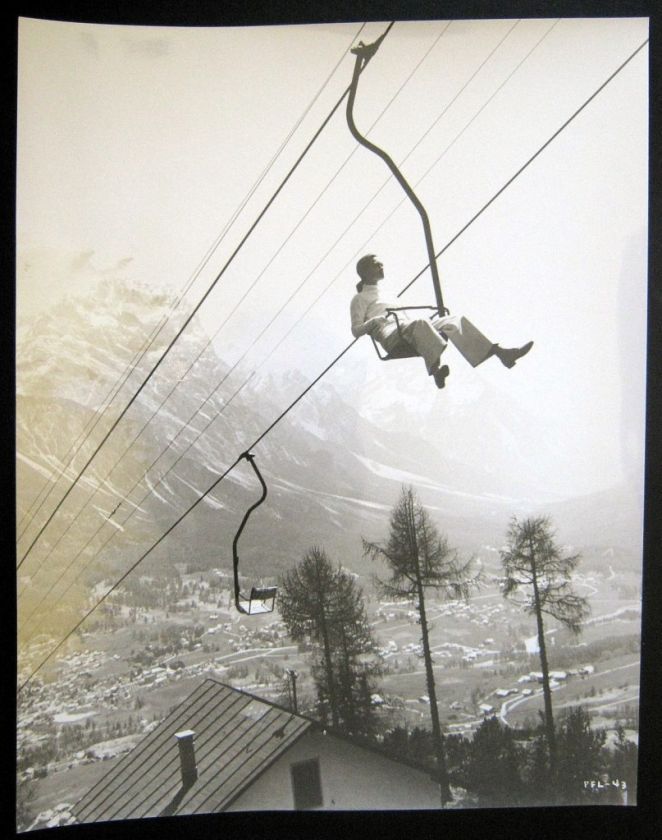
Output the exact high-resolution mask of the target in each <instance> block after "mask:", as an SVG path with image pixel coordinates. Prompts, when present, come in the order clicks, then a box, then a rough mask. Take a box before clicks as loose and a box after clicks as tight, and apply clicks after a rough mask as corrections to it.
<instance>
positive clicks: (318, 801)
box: [290, 758, 324, 811]
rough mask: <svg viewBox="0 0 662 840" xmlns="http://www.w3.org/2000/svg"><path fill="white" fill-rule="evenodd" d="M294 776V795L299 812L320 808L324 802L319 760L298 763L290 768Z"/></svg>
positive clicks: (313, 759)
mask: <svg viewBox="0 0 662 840" xmlns="http://www.w3.org/2000/svg"><path fill="white" fill-rule="evenodd" d="M290 772H291V774H292V793H293V794H294V807H295V808H296V810H297V811H305V810H307V809H309V808H319V807H321V806H322V805H323V804H324V803H323V800H322V777H321V775H320V762H319V758H312V759H309V760H308V761H298V762H297V763H296V764H293V765H292V766H291V767H290Z"/></svg>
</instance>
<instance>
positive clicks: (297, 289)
mask: <svg viewBox="0 0 662 840" xmlns="http://www.w3.org/2000/svg"><path fill="white" fill-rule="evenodd" d="M450 25H451V22H449V23H447V24H446V25H445V27H444V28H443V30H442V31H441V32H440V34H439V35H438V36H437V38H436V39H435V40H434V42H433V43H432V45H431V46H430V47H429V48H428V50H427V51H426V52H425V53H424V55H423V57H422V58H421V59H420V60H419V61H418V63H417V64H416V66H415V67H414V69H413V70H412V71H411V72H410V73H409V75H408V76H407V78H406V79H405V80H404V82H403V83H402V84H401V85H400V86H399V88H398V89H397V90H396V92H395V93H394V94H393V95H392V96H391V98H390V100H389V101H388V102H387V103H386V105H385V106H384V108H383V109H382V110H381V112H380V114H379V116H378V117H377V118H376V119H375V120H374V122H373V123H372V125H371V126H370V129H369V130H370V131H372V130H373V129H374V127H375V126H376V125H377V124H378V123H379V121H380V120H381V119H382V117H383V116H384V114H385V113H386V112H387V111H388V109H389V108H390V106H391V105H392V103H393V102H394V101H395V99H396V97H397V96H399V94H400V93H401V92H402V90H403V89H404V88H405V86H406V85H407V84H408V83H409V82H410V81H411V79H412V78H413V76H414V75H415V73H416V72H417V71H418V69H419V68H420V66H421V65H422V64H423V62H424V61H425V59H426V58H427V57H428V55H429V54H430V52H431V51H432V50H433V49H434V47H435V46H436V45H437V43H438V42H439V40H440V39H441V38H442V37H443V35H444V34H445V32H446V30H447V29H448V28H449V26H450ZM515 25H516V24H515ZM513 28H514V27H513ZM510 31H512V30H510ZM506 37H507V36H506ZM438 119H439V118H438ZM418 142H419V143H420V140H419V141H418ZM416 145H418V143H417V144H416ZM414 148H416V146H414ZM356 151H357V149H356V148H354V149H353V150H352V152H351V153H350V154H349V155H348V156H347V157H346V158H345V160H344V161H343V163H342V164H341V165H340V167H338V169H336V171H335V172H334V174H333V175H332V177H331V178H330V180H329V181H328V182H327V184H326V186H325V187H324V189H323V190H322V191H321V192H320V193H319V194H318V196H317V198H316V199H315V200H314V201H313V203H312V204H311V205H310V206H309V207H308V209H307V210H306V212H305V213H304V215H303V216H302V217H301V219H299V221H298V222H297V224H296V225H295V226H294V228H293V229H292V230H291V231H290V233H289V234H288V236H287V237H286V238H285V239H284V240H283V242H282V243H281V244H280V246H279V247H278V248H277V250H276V252H275V253H274V254H273V255H272V256H271V258H270V259H269V261H268V262H267V263H266V265H265V266H264V267H263V268H262V269H261V270H260V273H259V274H258V275H257V277H256V278H255V279H254V280H253V281H252V282H251V284H250V286H249V287H248V288H247V289H246V291H245V292H244V293H243V294H242V296H241V298H240V300H239V301H238V302H237V303H236V304H235V306H234V307H233V309H232V310H231V311H230V313H229V314H228V315H227V316H226V317H225V318H224V320H223V321H222V323H221V324H220V325H219V327H218V328H217V329H216V331H215V333H214V334H213V335H212V336H211V337H210V338H209V339H208V340H207V342H206V344H205V345H204V347H203V348H202V350H201V351H200V352H199V353H198V355H197V356H196V357H195V359H194V360H193V361H192V362H191V364H190V365H189V366H188V368H187V370H186V371H185V372H184V373H183V374H182V376H181V377H180V378H179V380H178V381H176V382H175V384H174V385H173V386H172V388H171V389H170V391H168V393H167V394H166V395H165V396H164V397H163V398H162V400H161V402H160V403H159V405H158V406H157V407H156V408H155V409H154V411H153V412H152V414H151V415H150V417H149V418H148V419H147V420H146V421H145V422H144V423H143V425H142V426H141V428H140V429H139V430H138V432H137V433H136V434H135V435H134V436H133V439H132V440H131V442H130V443H129V445H128V446H127V447H126V448H125V449H124V451H123V452H122V453H121V455H120V456H119V457H118V459H117V460H116V461H115V463H114V464H113V466H112V467H111V468H110V469H109V471H108V472H107V473H106V476H105V478H103V479H102V480H101V483H100V484H98V485H97V487H96V488H94V489H93V492H92V496H91V497H90V498H89V499H88V500H87V501H85V502H83V505H82V507H81V508H80V509H79V510H78V512H77V513H76V515H75V516H74V517H73V519H72V520H71V521H70V522H69V523H68V524H67V526H66V528H65V530H64V531H63V532H62V533H61V534H60V535H59V537H58V538H57V540H56V542H55V543H54V544H53V545H52V546H51V548H50V551H49V552H48V554H47V555H46V557H44V558H43V560H42V562H41V564H40V565H39V567H38V568H37V569H36V570H35V571H34V572H33V574H32V577H34V575H36V574H38V573H39V571H40V570H41V569H42V568H43V566H44V565H45V563H46V562H47V561H48V559H49V558H50V557H51V555H52V554H53V552H54V551H55V549H56V548H57V546H58V545H59V544H60V542H61V541H62V539H63V538H64V537H65V536H66V534H67V533H69V531H70V529H71V528H72V527H73V525H74V524H75V523H76V521H77V520H78V517H79V516H80V515H81V514H82V513H83V511H84V510H85V509H86V507H87V505H88V504H90V503H91V502H92V501H93V499H94V497H95V496H96V494H97V493H98V492H100V491H102V490H103V489H104V487H105V486H106V482H107V481H108V480H109V478H110V477H111V475H112V474H113V472H114V471H115V469H116V468H117V467H118V466H119V464H120V463H121V461H122V459H123V458H124V457H125V456H126V455H127V453H128V452H129V451H130V450H131V448H132V447H133V445H134V444H135V443H136V442H137V440H138V438H139V437H140V436H141V435H142V433H143V432H144V431H145V429H146V428H147V426H148V425H149V424H150V423H151V421H152V420H153V419H154V418H155V417H156V416H157V414H158V413H159V412H160V410H161V409H162V408H163V406H164V405H165V403H166V402H167V401H168V399H169V398H170V397H171V396H172V394H173V393H174V392H175V391H176V390H177V388H178V387H179V385H180V384H181V382H182V381H184V380H185V378H186V377H187V376H188V374H189V373H190V371H191V370H192V369H193V367H194V366H195V365H196V364H197V362H198V361H199V360H200V358H201V357H202V355H203V353H204V352H205V351H206V350H207V348H208V347H209V346H210V345H212V344H213V342H214V340H215V339H216V338H217V336H218V335H219V333H220V332H221V330H222V329H223V327H224V326H225V325H226V324H227V323H228V321H229V320H230V318H231V317H232V316H233V315H234V314H235V312H236V311H237V310H238V308H239V307H240V305H241V304H242V303H243V301H244V300H245V299H246V297H247V295H248V294H249V293H250V292H251V291H252V289H253V288H255V286H256V284H257V283H258V281H259V280H260V278H261V277H262V276H263V275H264V273H265V271H266V270H267V269H268V268H269V266H270V265H271V264H272V263H273V261H274V260H275V259H276V257H277V256H278V254H279V253H280V252H281V251H282V249H283V248H284V247H285V245H286V244H287V242H289V241H290V239H291V238H292V236H293V235H294V233H295V232H296V231H297V230H298V229H299V228H300V226H301V225H302V224H303V222H304V221H305V220H306V219H307V218H308V216H309V214H310V213H311V211H312V210H313V208H314V207H315V206H316V205H317V203H318V202H319V201H320V200H321V198H322V196H323V195H324V194H325V193H326V191H327V190H328V189H329V187H330V186H331V184H332V183H333V182H334V180H335V179H336V178H337V176H338V175H339V173H340V172H341V171H342V170H343V169H344V167H345V166H346V164H347V163H348V161H349V160H350V159H351V157H352V156H353V155H354V154H355V153H356ZM412 151H413V149H412ZM410 154H411V152H410ZM374 198H375V196H373V198H372V199H370V201H369V202H368V204H366V205H365V206H364V208H363V210H365V209H366V207H367V206H368V205H369V204H370V203H371V201H372V200H374ZM363 210H362V211H361V212H363ZM359 215H360V213H359ZM356 218H358V216H357V217H355V219H354V221H355V220H356ZM353 223H354V222H353V221H352V222H350V224H349V225H348V226H347V227H346V228H345V229H344V231H343V233H342V234H341V236H340V237H339V238H338V239H336V241H335V242H334V244H333V245H332V246H331V248H330V249H329V250H328V251H327V252H326V254H325V255H324V257H322V259H321V260H320V261H319V262H318V263H317V264H316V266H315V268H317V267H318V266H319V265H320V264H321V262H322V261H323V260H324V259H325V258H326V256H328V254H329V253H330V252H331V250H333V248H334V247H335V246H336V244H337V243H338V241H339V240H340V239H341V238H342V236H344V234H345V233H346V232H347V231H348V230H349V229H350V228H351V226H352V225H353ZM315 268H313V270H312V271H311V272H309V273H308V275H307V276H306V277H305V278H304V280H303V282H302V283H300V284H299V286H298V287H297V288H296V289H295V291H294V293H293V294H291V295H290V296H289V297H288V298H287V300H286V302H285V304H284V305H282V306H281V307H280V308H279V309H278V311H277V312H276V314H275V316H274V317H272V318H271V319H270V321H269V322H268V324H267V325H266V327H265V328H263V329H262V331H261V332H260V333H259V334H258V335H257V336H256V337H255V338H254V340H253V341H252V342H251V344H250V345H249V347H248V348H247V350H246V351H245V352H244V353H243V354H242V356H241V357H240V359H239V360H238V361H237V362H235V363H234V364H233V366H232V368H231V369H230V371H229V372H228V374H226V375H225V377H224V378H223V380H222V381H221V383H219V385H217V386H216V388H215V389H214V392H215V391H216V390H217V389H218V388H219V387H220V386H221V385H222V384H223V382H224V381H225V379H226V378H227V376H229V375H230V373H232V371H233V370H234V369H235V367H236V366H237V365H238V364H239V363H240V362H241V361H243V359H244V358H245V357H246V355H247V354H248V352H249V351H250V350H251V349H252V348H253V347H254V346H255V344H256V343H257V341H258V340H259V338H261V337H262V336H263V335H264V333H265V332H266V330H267V329H268V328H269V327H270V326H271V325H272V324H273V323H274V321H275V320H276V318H277V317H278V315H280V314H281V313H282V312H283V310H284V309H285V307H286V305H287V304H289V302H290V301H291V300H292V298H293V297H294V295H295V294H296V293H297V292H298V291H300V289H301V288H302V287H303V285H304V284H305V282H307V280H308V279H309V278H310V277H311V275H312V274H313V272H314V270H315ZM210 396H211V395H210ZM208 399H209V397H208V398H207V399H206V400H205V401H204V403H203V405H202V408H204V405H206V403H207V400H208ZM197 413H198V411H197V410H196V412H194V414H193V415H191V416H190V417H189V418H188V419H187V420H186V421H185V422H184V424H183V427H182V428H181V429H180V430H179V431H178V432H177V433H176V434H175V438H176V437H177V436H178V435H179V434H180V432H181V431H183V429H184V428H186V427H187V426H188V425H189V424H190V423H191V422H192V420H193V419H194V418H195V416H196V414H197ZM173 439H174V438H173ZM173 439H171V440H170V442H169V443H168V444H167V446H166V448H165V449H164V450H163V452H162V453H161V454H164V452H165V451H167V449H168V448H169V446H170V445H171V443H172V440H173ZM159 457H160V456H159ZM157 460H158V459H157ZM153 463H154V462H153ZM148 469H151V467H150V468H148ZM146 474H147V473H146V472H145V473H143V478H144V477H145V476H146ZM140 480H142V479H140ZM134 487H135V485H134ZM109 492H111V493H112V490H109Z"/></svg>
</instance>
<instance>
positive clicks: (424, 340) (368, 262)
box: [350, 254, 533, 388]
mask: <svg viewBox="0 0 662 840" xmlns="http://www.w3.org/2000/svg"><path fill="white" fill-rule="evenodd" d="M356 271H357V273H358V275H359V277H360V278H361V279H360V281H359V282H358V283H357V284H356V290H357V294H355V295H354V297H353V298H352V302H351V304H350V314H351V318H352V335H353V336H354V337H355V338H359V336H362V335H370V336H371V337H372V338H373V339H374V340H375V341H378V342H379V343H380V344H381V346H382V347H383V348H384V350H386V352H387V353H388V354H389V355H390V356H392V357H397V356H398V352H397V349H396V348H397V347H398V345H400V349H402V347H401V345H402V343H403V342H406V343H407V344H408V345H409V346H410V348H411V349H412V351H413V353H412V355H418V356H421V357H422V358H423V360H424V361H425V367H426V369H427V372H428V374H429V375H430V376H432V377H433V378H434V381H435V384H436V386H437V388H443V387H444V385H445V380H446V377H447V376H448V373H449V370H448V365H441V364H440V360H441V354H442V353H443V352H444V350H445V349H446V344H447V343H448V341H452V342H453V344H454V345H455V346H456V347H457V349H458V350H459V351H460V353H461V354H462V355H463V356H464V358H465V359H466V360H467V361H468V362H469V364H470V365H471V366H472V367H476V366H477V365H480V364H482V362H484V361H485V360H486V359H489V358H490V356H496V357H497V359H499V361H500V362H501V363H502V364H503V365H504V366H505V367H507V368H512V367H514V365H515V362H516V361H517V360H518V359H520V358H521V357H522V356H524V355H526V354H527V353H528V352H529V350H530V349H531V347H532V346H533V342H532V341H529V342H527V343H526V344H524V345H523V346H522V347H517V348H506V347H499V345H498V344H493V343H492V342H491V341H490V340H489V339H487V338H486V337H485V336H484V335H483V334H482V333H481V332H480V330H478V329H476V327H475V326H474V325H473V324H472V323H471V321H469V320H468V319H467V318H465V317H464V316H462V315H444V316H443V317H435V318H434V320H432V321H430V320H427V319H425V318H416V319H411V318H408V317H407V316H406V313H404V312H398V313H397V321H396V319H395V318H394V317H389V315H388V310H389V309H393V308H397V306H398V304H397V303H394V302H393V301H390V300H387V299H386V298H385V297H383V295H382V292H381V290H380V289H379V281H380V280H382V279H383V278H384V266H383V264H382V263H381V262H380V261H379V259H378V258H377V257H376V256H375V255H374V254H366V255H365V256H364V257H361V259H360V260H359V261H358V262H357V264H356ZM398 324H399V325H398ZM400 355H403V354H400ZM404 355H406V354H404Z"/></svg>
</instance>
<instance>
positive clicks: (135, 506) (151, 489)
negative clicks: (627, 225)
mask: <svg viewBox="0 0 662 840" xmlns="http://www.w3.org/2000/svg"><path fill="white" fill-rule="evenodd" d="M254 374H255V371H251V373H250V374H249V375H248V376H247V377H246V379H244V381H243V382H242V383H241V385H240V386H239V387H238V388H237V389H236V390H235V391H234V393H233V394H232V395H231V396H230V398H229V399H228V400H226V402H224V403H223V406H222V407H221V408H220V410H219V411H218V412H217V413H216V414H215V415H214V416H213V417H212V418H211V419H210V420H209V422H208V423H207V425H206V426H205V427H204V428H203V429H202V430H201V431H200V432H199V433H198V435H197V436H196V437H195V438H194V439H193V440H192V441H191V442H190V443H189V444H187V446H186V448H185V449H184V450H182V452H180V453H179V455H178V456H177V458H176V460H175V461H174V462H173V463H172V464H171V465H170V466H169V467H168V469H167V470H166V471H165V472H164V473H163V475H161V476H160V477H159V479H158V481H156V483H155V484H154V485H153V486H151V487H149V489H148V490H147V492H146V493H145V494H144V495H143V496H142V497H141V499H140V500H139V501H138V502H132V501H131V500H130V499H129V496H130V495H131V494H132V493H133V491H134V490H135V489H136V487H137V486H138V485H139V484H140V482H141V481H142V480H143V478H145V476H146V475H147V473H148V472H149V470H151V469H152V467H153V466H154V465H155V464H156V463H157V461H158V460H160V458H161V457H162V456H163V454H164V453H163V452H161V454H160V455H159V456H158V457H157V458H156V460H155V461H153V462H152V464H150V466H149V467H148V468H147V470H146V471H145V474H144V475H143V476H141V478H139V479H138V481H137V482H136V483H135V484H134V485H133V487H132V488H131V489H130V490H128V491H127V492H126V494H125V498H124V501H128V502H129V504H131V505H132V507H133V509H132V510H131V512H130V513H129V515H128V516H127V517H126V519H124V520H123V521H122V522H121V523H117V525H119V526H120V527H121V528H124V526H125V525H126V524H127V522H128V521H129V520H130V519H131V517H132V516H133V515H134V514H135V513H137V512H138V511H139V510H140V509H141V506H142V504H143V503H144V502H145V500H146V499H147V497H148V496H150V495H151V494H152V493H153V492H154V490H156V489H157V488H158V487H159V485H160V484H162V482H164V481H165V479H166V478H167V477H168V476H169V475H170V473H171V472H172V471H173V470H174V469H175V467H176V466H177V464H179V462H180V461H181V460H182V458H184V456H185V455H186V454H187V453H188V452H189V451H190V450H191V449H192V448H193V446H195V444H196V443H197V442H198V440H199V439H200V437H201V435H202V434H203V433H204V432H205V431H206V430H207V428H209V426H210V425H211V423H213V422H215V421H216V420H217V419H218V418H219V417H221V416H222V415H223V412H224V411H225V410H226V408H228V406H230V405H231V404H232V402H233V401H234V399H235V397H236V396H237V395H238V394H239V393H240V391H242V390H243V389H244V387H245V386H246V385H247V384H248V382H249V380H250V379H252V377H253V376H254ZM225 378H227V377H225ZM225 378H224V379H223V381H222V382H221V383H219V386H218V388H220V386H221V385H222V384H223V382H224V381H225ZM218 388H217V390H218ZM214 393H216V391H215V392H214ZM181 431H183V430H180V434H181ZM113 515H114V512H113V513H112V514H110V516H108V517H107V518H106V519H105V520H104V521H103V522H102V523H101V525H99V527H98V528H97V530H96V531H95V532H94V534H92V535H91V536H90V538H89V539H88V541H87V542H86V543H85V545H84V546H83V547H82V548H81V549H80V551H79V552H78V554H76V555H75V556H74V557H73V558H72V559H71V560H70V561H69V564H68V565H67V566H66V567H65V568H64V569H63V570H62V572H61V574H60V576H59V577H58V578H57V580H55V581H54V582H53V583H52V584H51V586H50V588H49V589H48V591H47V592H46V593H45V594H44V595H43V596H42V598H41V600H40V601H39V602H38V603H37V604H36V606H35V607H34V609H33V610H32V612H31V613H30V614H29V615H28V616H26V617H25V618H24V619H22V622H21V623H22V625H24V626H25V627H27V625H28V624H29V622H30V621H31V619H32V618H33V617H34V616H35V615H36V614H37V613H38V612H39V608H40V607H41V606H42V604H44V603H45V602H46V600H47V598H48V596H49V595H50V594H51V593H52V592H53V590H54V589H55V587H56V586H57V585H58V584H59V583H60V582H61V581H62V580H63V579H64V577H65V575H66V574H67V572H68V571H69V570H70V569H71V568H72V566H73V565H74V563H75V562H76V560H78V558H79V557H80V556H81V555H82V554H83V552H84V551H85V549H86V548H87V547H88V546H89V545H90V543H91V542H92V540H93V539H94V538H95V537H96V536H97V535H98V534H99V533H100V532H101V530H102V529H103V528H104V526H105V525H106V524H107V522H108V521H109V520H110V519H111V517H112V516H113ZM117 534H118V531H117V530H116V529H113V531H112V532H111V533H110V535H109V536H108V538H107V539H106V541H105V542H104V543H102V545H101V546H100V547H99V548H98V549H97V551H96V552H95V554H94V555H93V557H91V558H90V560H89V561H87V562H86V563H85V564H84V566H83V567H82V568H81V569H80V570H79V571H78V573H77V574H76V576H75V577H74V578H73V579H72V580H71V581H70V582H69V585H68V586H67V587H66V588H65V589H64V590H63V591H62V592H60V593H59V594H58V598H59V599H60V600H62V599H63V598H64V597H65V595H66V594H67V592H69V590H70V589H71V587H72V586H73V585H74V583H76V582H77V581H78V580H79V578H80V576H81V575H82V573H83V572H84V571H85V570H86V569H89V568H90V567H91V566H92V563H93V562H94V561H95V560H96V558H97V557H98V556H99V554H101V552H102V551H103V550H104V549H105V548H106V546H107V545H108V544H109V543H110V542H111V540H113V539H114V538H115V537H116V536H117Z"/></svg>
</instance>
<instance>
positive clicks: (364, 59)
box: [346, 23, 448, 314]
mask: <svg viewBox="0 0 662 840" xmlns="http://www.w3.org/2000/svg"><path fill="white" fill-rule="evenodd" d="M392 26H393V23H390V24H389V26H388V27H387V29H386V30H385V31H384V32H383V33H382V35H380V37H379V38H378V39H377V40H376V41H374V42H373V43H372V44H364V43H363V41H359V44H358V46H356V47H353V48H352V50H351V52H352V53H353V54H354V55H355V56H356V61H355V63H354V74H353V76H352V82H351V84H350V88H349V97H348V99H347V111H346V114H347V125H348V126H349V130H350V132H351V133H352V135H353V137H354V138H355V139H356V140H357V141H358V142H359V143H360V144H361V145H362V146H365V148H366V149H368V150H369V151H371V152H373V153H374V154H376V155H378V157H380V158H381V159H382V160H383V161H384V162H385V163H386V165H387V166H388V168H389V169H390V170H391V172H392V173H393V175H394V176H395V178H396V180H397V181H398V183H399V184H400V186H401V187H402V188H403V189H404V191H405V193H406V194H407V197H408V198H409V199H410V201H411V202H412V204H413V205H414V207H415V208H416V210H417V211H418V214H419V216H420V217H421V221H422V223H423V231H424V234H425V245H426V248H427V252H428V261H429V266H430V272H431V274H432V285H433V286H434V294H435V298H436V301H437V311H438V312H439V314H443V313H444V312H447V311H448V310H447V309H446V308H445V306H444V300H443V296H442V294H441V284H440V282H439V272H438V269H437V261H436V258H435V253H434V244H433V241H432V229H431V227H430V220H429V218H428V214H427V211H426V209H425V207H424V206H423V204H422V203H421V201H420V199H419V198H418V196H417V195H416V193H415V192H414V190H413V189H412V188H411V186H410V185H409V183H408V182H407V180H406V179H405V177H404V175H403V174H402V173H401V172H400V170H399V169H398V167H397V166H396V164H395V162H394V161H393V159H392V158H391V157H390V155H389V154H388V153H387V152H385V151H384V150H383V149H380V148H379V146H376V145H375V144H374V143H372V142H371V141H370V140H368V139H367V138H366V137H364V136H363V135H362V134H361V133H360V132H359V130H358V129H357V127H356V123H355V122H354V102H355V100H356V91H357V88H358V83H359V76H360V75H361V72H362V70H363V68H364V67H365V65H366V64H367V63H368V61H370V59H371V58H372V57H373V55H374V54H375V53H376V52H377V50H378V49H379V46H380V44H381V42H382V41H383V40H384V38H385V37H386V35H387V34H388V32H389V30H390V29H391V27H392ZM412 308H413V307H412Z"/></svg>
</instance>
